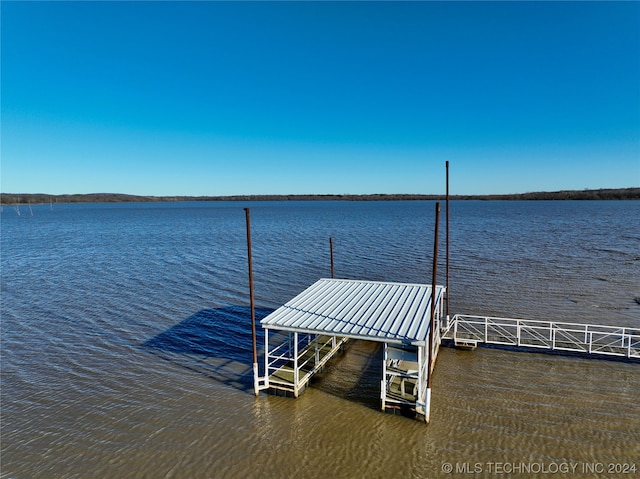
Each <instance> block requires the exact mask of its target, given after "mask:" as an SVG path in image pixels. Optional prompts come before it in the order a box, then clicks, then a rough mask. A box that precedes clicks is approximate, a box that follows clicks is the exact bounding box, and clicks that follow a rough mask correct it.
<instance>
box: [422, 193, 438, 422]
mask: <svg viewBox="0 0 640 479" xmlns="http://www.w3.org/2000/svg"><path fill="white" fill-rule="evenodd" d="M439 226H440V203H439V202H436V227H435V233H434V238H433V278H432V280H431V324H430V325H429V344H428V346H427V347H428V348H429V349H428V351H427V354H426V355H425V356H426V358H425V359H426V361H427V397H426V399H425V415H424V419H425V421H426V422H429V418H430V414H431V376H432V374H431V365H432V359H433V358H432V356H433V343H434V339H435V334H434V329H435V324H436V299H437V294H436V286H437V285H436V282H437V280H438V233H439V231H438V230H439Z"/></svg>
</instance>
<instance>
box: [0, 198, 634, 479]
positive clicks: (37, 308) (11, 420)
mask: <svg viewBox="0 0 640 479" xmlns="http://www.w3.org/2000/svg"><path fill="white" fill-rule="evenodd" d="M246 206H248V207H251V218H252V240H253V261H254V278H255V291H256V303H257V306H258V308H259V309H258V317H263V316H264V315H265V314H267V313H268V312H269V311H271V310H273V309H275V308H276V307H278V306H280V305H281V304H283V303H285V302H286V301H288V300H289V299H291V298H292V297H293V296H295V295H296V294H298V293H299V292H300V291H302V290H303V289H305V288H306V287H307V286H309V285H310V284H312V283H313V282H315V281H316V280H317V279H318V278H320V277H328V276H329V275H330V263H329V244H328V239H329V237H330V236H331V237H333V241H334V254H335V270H336V276H337V277H343V278H353V279H367V280H388V281H401V282H423V283H430V281H431V262H432V253H433V224H434V203H433V202H256V203H249V202H248V203H241V202H220V203H217V202H214V203H147V204H82V205H53V206H52V207H51V206H50V205H37V206H32V208H31V209H29V208H28V207H24V206H23V207H21V208H20V210H19V213H20V214H18V211H17V210H16V209H15V208H13V207H7V206H5V207H4V208H3V210H2V213H1V216H0V217H1V228H2V230H1V236H2V238H1V241H2V243H1V247H2V250H1V274H2V295H1V313H2V318H1V319H2V320H1V323H0V325H1V341H2V344H1V347H2V349H1V353H2V356H1V366H2V387H1V391H0V393H1V415H2V417H1V419H2V423H1V428H2V429H1V439H2V444H1V447H2V456H1V460H2V463H1V469H2V472H1V476H2V477H3V478H4V477H6V478H40V477H41V478H70V477H81V478H85V477H100V478H120V477H142V478H165V477H166V478H169V477H173V478H209V477H211V478H227V477H228V478H236V477H237V478H253V477H256V478H257V477H267V478H290V477H297V478H315V477H327V478H328V477H332V478H361V477H362V478H363V477H366V478H387V477H402V478H410V477H416V478H433V477H452V476H456V477H464V476H470V475H474V477H496V476H501V477H560V476H562V477H640V401H639V397H640V365H638V364H637V363H625V362H615V361H606V360H596V359H583V358H576V357H561V356H549V355H544V354H532V353H516V352H510V351H500V350H491V349H478V350H476V351H474V352H468V351H457V350H454V349H448V348H445V349H443V350H441V352H440V355H439V357H438V363H437V365H436V369H435V374H434V381H433V399H432V401H433V402H432V410H431V423H430V424H429V425H428V426H425V425H424V424H423V423H420V422H418V421H414V420H412V419H408V418H406V417H402V416H394V415H390V414H383V413H381V412H380V411H379V381H380V374H381V370H380V363H379V361H380V348H379V346H378V345H377V344H375V343H369V342H353V343H351V346H350V347H349V348H348V350H347V352H346V353H345V354H344V355H342V356H340V357H339V358H337V359H336V360H335V361H334V362H333V363H331V366H330V367H329V368H327V369H326V371H325V372H324V373H323V375H322V376H321V377H319V378H318V380H316V381H315V382H314V383H313V385H312V387H311V388H309V389H307V390H306V391H305V392H304V394H303V395H302V396H301V397H300V398H299V399H297V400H295V399H288V398H281V397H274V396H268V395H266V394H264V393H262V394H261V396H260V397H259V398H256V397H255V396H254V395H253V390H252V373H251V332H250V331H251V330H250V322H249V318H250V315H249V310H248V302H249V301H248V279H247V266H246V233H245V222H244V221H245V216H244V211H243V207H246ZM444 213H445V209H444V204H443V205H442V216H441V218H442V223H441V229H440V230H441V233H442V234H441V241H440V251H441V261H440V266H439V272H440V273H442V274H440V275H439V277H440V280H439V282H440V283H441V284H442V283H443V282H444V271H445V268H444V251H445V247H444V245H445V243H444V232H445V228H444V217H445V215H444ZM450 286H451V313H452V314H454V313H463V314H487V315H496V316H506V317H513V318H528V319H542V320H549V319H555V320H562V321H574V322H593V323H601V324H611V325H620V326H632V327H639V326H640V305H639V304H638V303H637V302H636V301H635V298H637V297H640V202H637V201H636V202H624V201H621V202H553V201H551V202H480V201H479V202H475V201H455V202H452V203H451V279H450ZM500 464H502V465H501V466H500ZM624 464H629V465H631V464H633V465H635V471H636V472H632V471H631V470H630V469H627V472H630V473H627V474H625V473H621V474H617V475H616V474H615V472H616V468H618V469H617V471H618V472H623V469H624V468H625V466H624ZM620 465H622V466H620ZM449 467H451V468H453V472H452V473H448V468H449ZM505 468H506V469H505ZM545 468H546V469H545ZM556 471H558V473H557V474H555V472H556ZM563 471H564V473H563ZM567 471H568V472H567ZM469 472H473V474H469ZM609 472H611V473H609ZM508 473H511V475H509V474H508Z"/></svg>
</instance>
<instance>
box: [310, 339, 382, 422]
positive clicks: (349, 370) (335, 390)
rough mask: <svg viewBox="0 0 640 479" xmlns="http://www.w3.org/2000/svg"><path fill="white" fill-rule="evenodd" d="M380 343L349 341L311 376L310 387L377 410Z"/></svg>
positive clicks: (380, 377) (380, 375) (380, 370)
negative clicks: (322, 367)
mask: <svg viewBox="0 0 640 479" xmlns="http://www.w3.org/2000/svg"><path fill="white" fill-rule="evenodd" d="M382 358H383V349H382V344H381V343H377V342H374V341H361V340H352V341H350V342H349V343H347V347H346V348H345V352H344V353H343V354H341V355H339V356H337V357H336V358H334V359H332V360H331V361H330V362H329V364H328V365H327V367H326V368H325V370H324V371H323V372H322V373H321V374H319V375H318V377H316V378H314V380H313V381H312V387H314V388H316V389H319V390H321V391H323V392H325V393H328V394H331V395H333V396H336V397H339V398H341V399H346V400H348V401H351V402H354V403H357V404H360V405H362V406H365V407H368V408H370V409H374V410H379V409H380V381H381V379H382Z"/></svg>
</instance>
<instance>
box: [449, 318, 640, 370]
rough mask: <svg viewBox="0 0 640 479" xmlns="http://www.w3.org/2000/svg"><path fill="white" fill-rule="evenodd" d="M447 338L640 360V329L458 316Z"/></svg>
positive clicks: (451, 325) (452, 323) (453, 321)
mask: <svg viewBox="0 0 640 479" xmlns="http://www.w3.org/2000/svg"><path fill="white" fill-rule="evenodd" d="M445 337H446V338H449V339H453V340H454V341H456V342H458V341H459V342H465V341H472V342H480V343H487V344H499V345H507V346H516V347H525V348H537V349H548V350H553V351H567V352H576V353H585V354H601V355H607V356H618V357H625V358H639V359H640V329H637V328H627V327H618V326H604V325H597V324H580V323H566V322H559V321H538V320H530V319H513V318H497V317H491V316H473V315H461V314H457V315H455V316H454V317H453V319H452V321H451V324H450V327H449V329H448V331H447V332H446V334H445Z"/></svg>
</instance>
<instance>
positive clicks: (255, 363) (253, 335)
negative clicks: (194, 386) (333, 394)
mask: <svg viewBox="0 0 640 479" xmlns="http://www.w3.org/2000/svg"><path fill="white" fill-rule="evenodd" d="M244 212H245V216H246V220H247V258H248V260H249V301H250V303H251V339H252V341H253V391H254V392H255V394H256V396H257V395H258V393H259V389H258V347H257V346H256V307H255V299H254V295H253V262H252V260H251V215H250V213H249V208H245V209H244Z"/></svg>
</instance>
